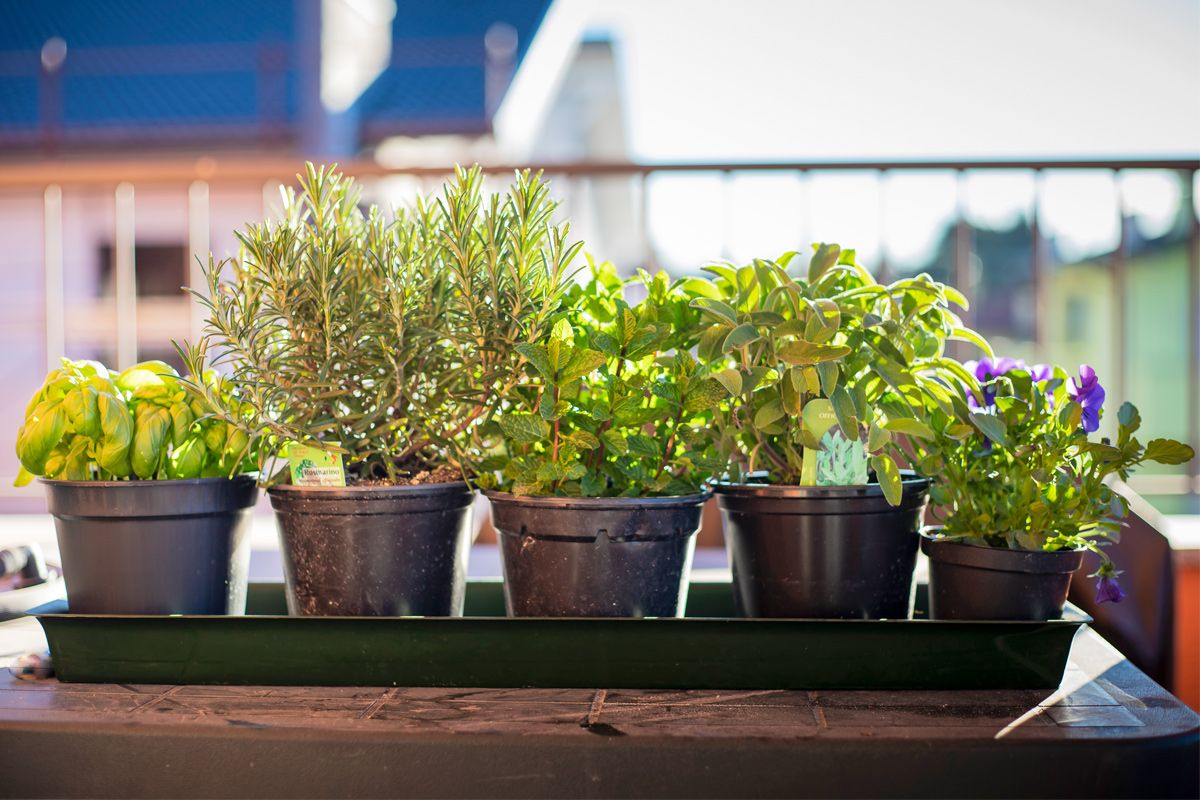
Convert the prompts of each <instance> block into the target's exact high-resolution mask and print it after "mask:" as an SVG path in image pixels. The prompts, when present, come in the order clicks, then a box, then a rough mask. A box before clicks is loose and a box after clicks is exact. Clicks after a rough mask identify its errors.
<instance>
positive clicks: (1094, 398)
mask: <svg viewBox="0 0 1200 800" xmlns="http://www.w3.org/2000/svg"><path fill="white" fill-rule="evenodd" d="M1067 394H1069V395H1071V398H1072V399H1073V400H1074V401H1075V402H1076V403H1079V405H1081V406H1083V417H1082V424H1083V429H1084V430H1085V431H1087V432H1088V433H1094V432H1095V431H1097V430H1099V429H1100V410H1101V409H1102V408H1103V407H1104V387H1103V386H1101V385H1100V381H1099V379H1098V378H1097V377H1096V370H1094V369H1092V368H1091V367H1089V366H1088V365H1087V364H1084V365H1082V366H1081V367H1080V368H1079V377H1078V378H1071V382H1070V383H1069V384H1067Z"/></svg>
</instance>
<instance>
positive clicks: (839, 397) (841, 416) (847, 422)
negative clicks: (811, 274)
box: [829, 386, 859, 439]
mask: <svg viewBox="0 0 1200 800" xmlns="http://www.w3.org/2000/svg"><path fill="white" fill-rule="evenodd" d="M829 399H830V401H831V402H832V403H833V413H834V414H836V415H837V420H838V427H839V428H841V429H842V433H844V434H845V435H846V436H847V437H848V438H850V439H853V438H855V437H857V436H858V435H859V431H858V417H856V416H855V415H854V399H853V398H852V397H850V393H849V392H847V391H846V387H844V386H839V387H838V388H836V389H834V390H833V394H832V395H831V396H830V398H829Z"/></svg>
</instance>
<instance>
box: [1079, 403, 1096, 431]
mask: <svg viewBox="0 0 1200 800" xmlns="http://www.w3.org/2000/svg"><path fill="white" fill-rule="evenodd" d="M1080 423H1081V424H1082V425H1083V429H1084V430H1085V431H1087V432H1088V433H1095V432H1096V431H1098V430H1100V409H1098V408H1096V407H1095V406H1086V405H1085V406H1084V407H1083V416H1082V418H1081V419H1080Z"/></svg>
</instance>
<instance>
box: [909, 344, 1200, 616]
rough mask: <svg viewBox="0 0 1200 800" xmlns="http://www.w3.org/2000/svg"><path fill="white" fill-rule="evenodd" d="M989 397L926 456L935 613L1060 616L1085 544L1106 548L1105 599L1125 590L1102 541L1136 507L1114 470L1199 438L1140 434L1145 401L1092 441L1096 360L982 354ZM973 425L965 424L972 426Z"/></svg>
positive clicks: (1098, 406)
mask: <svg viewBox="0 0 1200 800" xmlns="http://www.w3.org/2000/svg"><path fill="white" fill-rule="evenodd" d="M970 366H973V367H974V369H975V373H976V377H977V378H978V379H979V380H980V381H981V382H983V398H982V402H980V403H976V404H975V408H974V409H973V410H971V412H970V417H971V421H972V422H973V424H974V430H970V431H969V432H964V431H962V430H961V429H953V428H950V429H946V430H944V431H942V432H941V433H939V435H938V438H937V440H936V441H935V442H934V443H933V446H934V447H935V448H937V449H938V450H940V454H939V455H937V456H935V457H933V459H932V461H931V462H930V463H929V464H928V465H927V466H928V467H929V474H930V476H931V477H932V478H933V481H934V484H933V488H932V498H933V502H934V504H935V505H936V506H938V507H939V509H940V512H939V513H940V516H941V517H942V518H943V519H944V527H943V528H941V529H940V530H932V529H931V530H929V531H927V532H926V533H925V534H924V536H923V538H922V541H921V549H922V550H923V551H924V552H925V553H926V554H927V555H928V556H929V570H930V571H929V589H930V614H931V616H933V617H934V618H938V619H1058V618H1059V617H1061V616H1062V610H1063V604H1064V603H1065V602H1066V599H1067V591H1068V589H1069V587H1070V582H1071V575H1072V573H1074V572H1075V571H1076V570H1078V569H1079V566H1080V564H1081V563H1082V560H1083V553H1084V551H1085V550H1091V551H1093V552H1095V553H1097V554H1098V555H1099V556H1100V557H1101V564H1100V567H1099V569H1098V570H1097V571H1096V573H1094V574H1093V575H1092V576H1091V577H1094V578H1098V579H1099V580H1098V584H1097V595H1098V599H1099V600H1100V602H1106V601H1117V600H1120V599H1121V598H1122V597H1123V596H1124V593H1123V592H1122V590H1121V587H1120V585H1119V584H1118V583H1117V575H1119V574H1120V573H1119V572H1118V571H1117V569H1116V567H1115V566H1114V565H1113V563H1112V561H1111V560H1110V559H1109V558H1108V557H1107V555H1106V554H1105V552H1104V550H1103V547H1104V546H1105V545H1106V544H1107V543H1108V542H1109V541H1110V540H1113V539H1115V538H1116V536H1117V535H1118V533H1119V531H1120V529H1121V526H1122V523H1121V519H1122V518H1123V517H1124V516H1125V515H1126V514H1127V513H1128V511H1129V506H1128V504H1127V503H1126V501H1125V498H1124V497H1122V496H1121V495H1119V494H1117V493H1116V492H1114V491H1113V490H1112V488H1111V487H1110V485H1109V482H1108V479H1110V478H1111V477H1113V476H1117V477H1119V478H1120V479H1121V480H1125V479H1126V478H1128V476H1129V473H1130V472H1131V471H1132V470H1133V469H1134V468H1135V467H1136V466H1138V465H1139V464H1143V463H1145V462H1147V461H1155V462H1158V463H1160V464H1182V463H1185V462H1187V461H1188V460H1190V459H1191V458H1192V457H1193V455H1194V453H1193V451H1192V448H1190V447H1188V446H1187V445H1185V444H1182V443H1180V442H1177V441H1174V440H1171V439H1152V440H1150V442H1149V443H1147V444H1146V445H1144V446H1143V445H1142V443H1141V442H1139V441H1138V439H1137V438H1136V437H1135V436H1134V434H1135V433H1136V432H1137V430H1138V428H1139V427H1140V425H1141V418H1140V416H1139V415H1138V412H1137V409H1136V408H1134V406H1133V405H1131V404H1130V403H1125V404H1124V405H1122V406H1121V408H1120V410H1119V411H1118V412H1117V419H1118V427H1117V440H1116V441H1115V442H1112V441H1110V440H1108V439H1101V440H1100V441H1092V439H1091V437H1090V434H1092V433H1095V432H1096V431H1097V430H1098V429H1099V427H1100V418H1101V415H1102V414H1103V406H1104V400H1105V393H1104V387H1103V386H1102V385H1101V384H1100V382H1099V380H1098V379H1097V377H1096V373H1095V370H1093V369H1092V368H1091V367H1088V366H1083V367H1081V368H1080V371H1079V375H1077V376H1071V377H1068V375H1067V373H1066V372H1064V371H1063V370H1062V369H1061V368H1051V367H1048V366H1044V365H1041V366H1036V367H1033V368H1029V367H1026V366H1025V365H1024V364H1023V363H1021V362H1020V361H1016V360H1013V359H997V360H995V361H991V360H987V359H985V360H982V361H980V362H979V363H978V364H977V365H970ZM964 433H967V435H963V434H964Z"/></svg>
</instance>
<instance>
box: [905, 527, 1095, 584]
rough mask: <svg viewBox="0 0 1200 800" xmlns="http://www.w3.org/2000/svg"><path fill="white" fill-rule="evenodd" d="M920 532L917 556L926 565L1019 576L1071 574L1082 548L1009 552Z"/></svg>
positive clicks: (929, 529)
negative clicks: (919, 554)
mask: <svg viewBox="0 0 1200 800" xmlns="http://www.w3.org/2000/svg"><path fill="white" fill-rule="evenodd" d="M937 530H940V529H938V528H927V529H925V530H923V531H921V552H922V553H924V554H925V555H926V556H928V557H929V560H930V561H933V562H940V563H943V564H952V565H955V566H960V567H970V568H973V569H985V570H990V571H992V572H1023V573H1027V574H1032V575H1062V574H1066V573H1070V572H1075V570H1077V569H1079V564H1080V562H1081V560H1082V558H1083V553H1084V550H1085V549H1086V548H1082V547H1081V548H1078V549H1076V550H1049V551H1047V550H1013V549H1011V548H1008V547H990V546H988V545H979V544H973V543H971V542H962V541H958V540H955V539H949V538H945V537H942V536H940V535H937V534H935V533H931V531H937Z"/></svg>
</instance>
